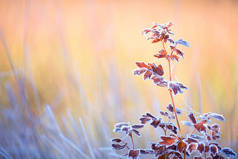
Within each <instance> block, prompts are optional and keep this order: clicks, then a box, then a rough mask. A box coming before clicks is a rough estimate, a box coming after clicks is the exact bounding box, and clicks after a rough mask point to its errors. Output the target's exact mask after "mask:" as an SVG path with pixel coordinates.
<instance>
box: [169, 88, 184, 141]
mask: <svg viewBox="0 0 238 159" xmlns="http://www.w3.org/2000/svg"><path fill="white" fill-rule="evenodd" d="M169 94H170V97H171V101H172V105H173V109H174V114H175V118H176V121H177V125H178V128H179V134H180V136H182V133H181V128H180V124H179V121H178V116H177V113H176V109H175V104H174V98H173V94H172V90H170V89H169Z"/></svg>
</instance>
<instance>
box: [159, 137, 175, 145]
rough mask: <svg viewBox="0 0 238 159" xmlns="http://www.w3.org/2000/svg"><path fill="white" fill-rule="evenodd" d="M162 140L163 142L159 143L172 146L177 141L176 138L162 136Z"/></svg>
mask: <svg viewBox="0 0 238 159" xmlns="http://www.w3.org/2000/svg"><path fill="white" fill-rule="evenodd" d="M160 138H161V139H162V141H161V142H159V143H160V144H162V145H172V144H174V143H175V142H176V141H177V139H176V138H174V137H168V136H161V137H160Z"/></svg>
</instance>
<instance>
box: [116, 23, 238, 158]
mask: <svg viewBox="0 0 238 159" xmlns="http://www.w3.org/2000/svg"><path fill="white" fill-rule="evenodd" d="M172 25H173V24H172V23H171V22H170V23H167V24H156V23H155V24H153V26H152V27H151V28H148V29H144V30H143V34H144V36H145V37H146V39H147V40H152V43H155V44H160V46H161V49H160V50H159V51H158V54H155V55H154V57H155V58H157V59H158V61H160V60H166V61H167V62H168V75H169V76H168V79H165V77H164V69H163V67H162V65H161V64H155V63H148V64H146V63H145V62H136V65H137V67H138V68H137V69H136V70H135V71H134V75H142V76H143V79H144V80H146V79H150V80H152V81H153V83H154V84H155V85H157V86H159V87H164V88H167V89H168V93H169V96H170V98H171V104H168V106H167V107H166V108H167V111H160V115H161V116H160V117H155V116H153V115H152V114H151V113H146V114H144V115H142V116H141V118H140V119H139V120H140V124H133V125H131V124H130V123H126V122H121V123H117V124H116V125H115V128H114V132H117V133H120V134H121V137H120V138H115V139H113V140H112V147H113V149H115V150H116V152H118V153H119V154H120V155H122V156H124V157H129V158H133V159H139V158H142V157H143V158H158V159H167V158H172V159H186V158H194V159H224V158H236V157H237V154H236V153H235V152H234V151H233V150H232V149H231V148H228V147H222V146H221V145H220V144H219V143H218V140H220V138H221V136H220V126H219V125H218V124H217V123H214V122H213V120H214V119H215V120H220V121H224V120H225V119H224V116H223V115H220V114H216V113H205V114H201V115H199V116H198V115H197V116H195V114H194V113H193V112H192V111H191V112H190V113H188V114H187V117H188V120H189V121H184V122H180V121H179V119H178V115H180V114H182V110H180V109H179V108H177V107H176V104H175V102H174V97H175V96H176V95H177V94H178V93H183V90H185V89H187V87H186V86H184V84H183V83H181V82H177V81H173V74H172V70H171V65H172V64H173V63H175V62H179V60H180V59H181V57H182V58H183V57H184V53H183V52H182V51H181V50H180V49H179V48H178V46H179V45H183V46H185V47H189V43H188V42H186V41H185V40H183V39H178V40H174V39H173V38H174V33H172V31H171V27H172ZM162 117H163V118H162ZM174 120H175V121H176V124H174V123H173V122H172V121H174ZM147 123H149V124H150V125H151V126H153V127H154V128H156V129H157V128H158V129H161V130H162V132H163V134H161V135H160V139H159V141H158V142H155V143H151V146H150V147H149V148H146V149H145V148H138V147H136V145H135V144H134V135H136V136H141V133H140V132H139V130H140V129H142V128H143V127H144V125H145V124H147ZM181 123H183V124H184V125H186V126H188V127H190V128H191V133H189V134H183V133H182V130H181V127H180V124H181ZM128 138H129V139H130V140H127V139H128Z"/></svg>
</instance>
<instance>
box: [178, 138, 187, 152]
mask: <svg viewBox="0 0 238 159" xmlns="http://www.w3.org/2000/svg"><path fill="white" fill-rule="evenodd" d="M186 146H187V144H186V143H185V142H183V141H182V140H181V141H179V143H178V150H179V151H180V152H182V151H183V150H184V149H185V148H186Z"/></svg>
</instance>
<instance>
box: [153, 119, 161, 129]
mask: <svg viewBox="0 0 238 159" xmlns="http://www.w3.org/2000/svg"><path fill="white" fill-rule="evenodd" d="M160 122H161V120H160V119H155V120H153V121H152V123H150V125H152V126H153V127H154V128H157V127H158V125H159V124H160Z"/></svg>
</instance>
